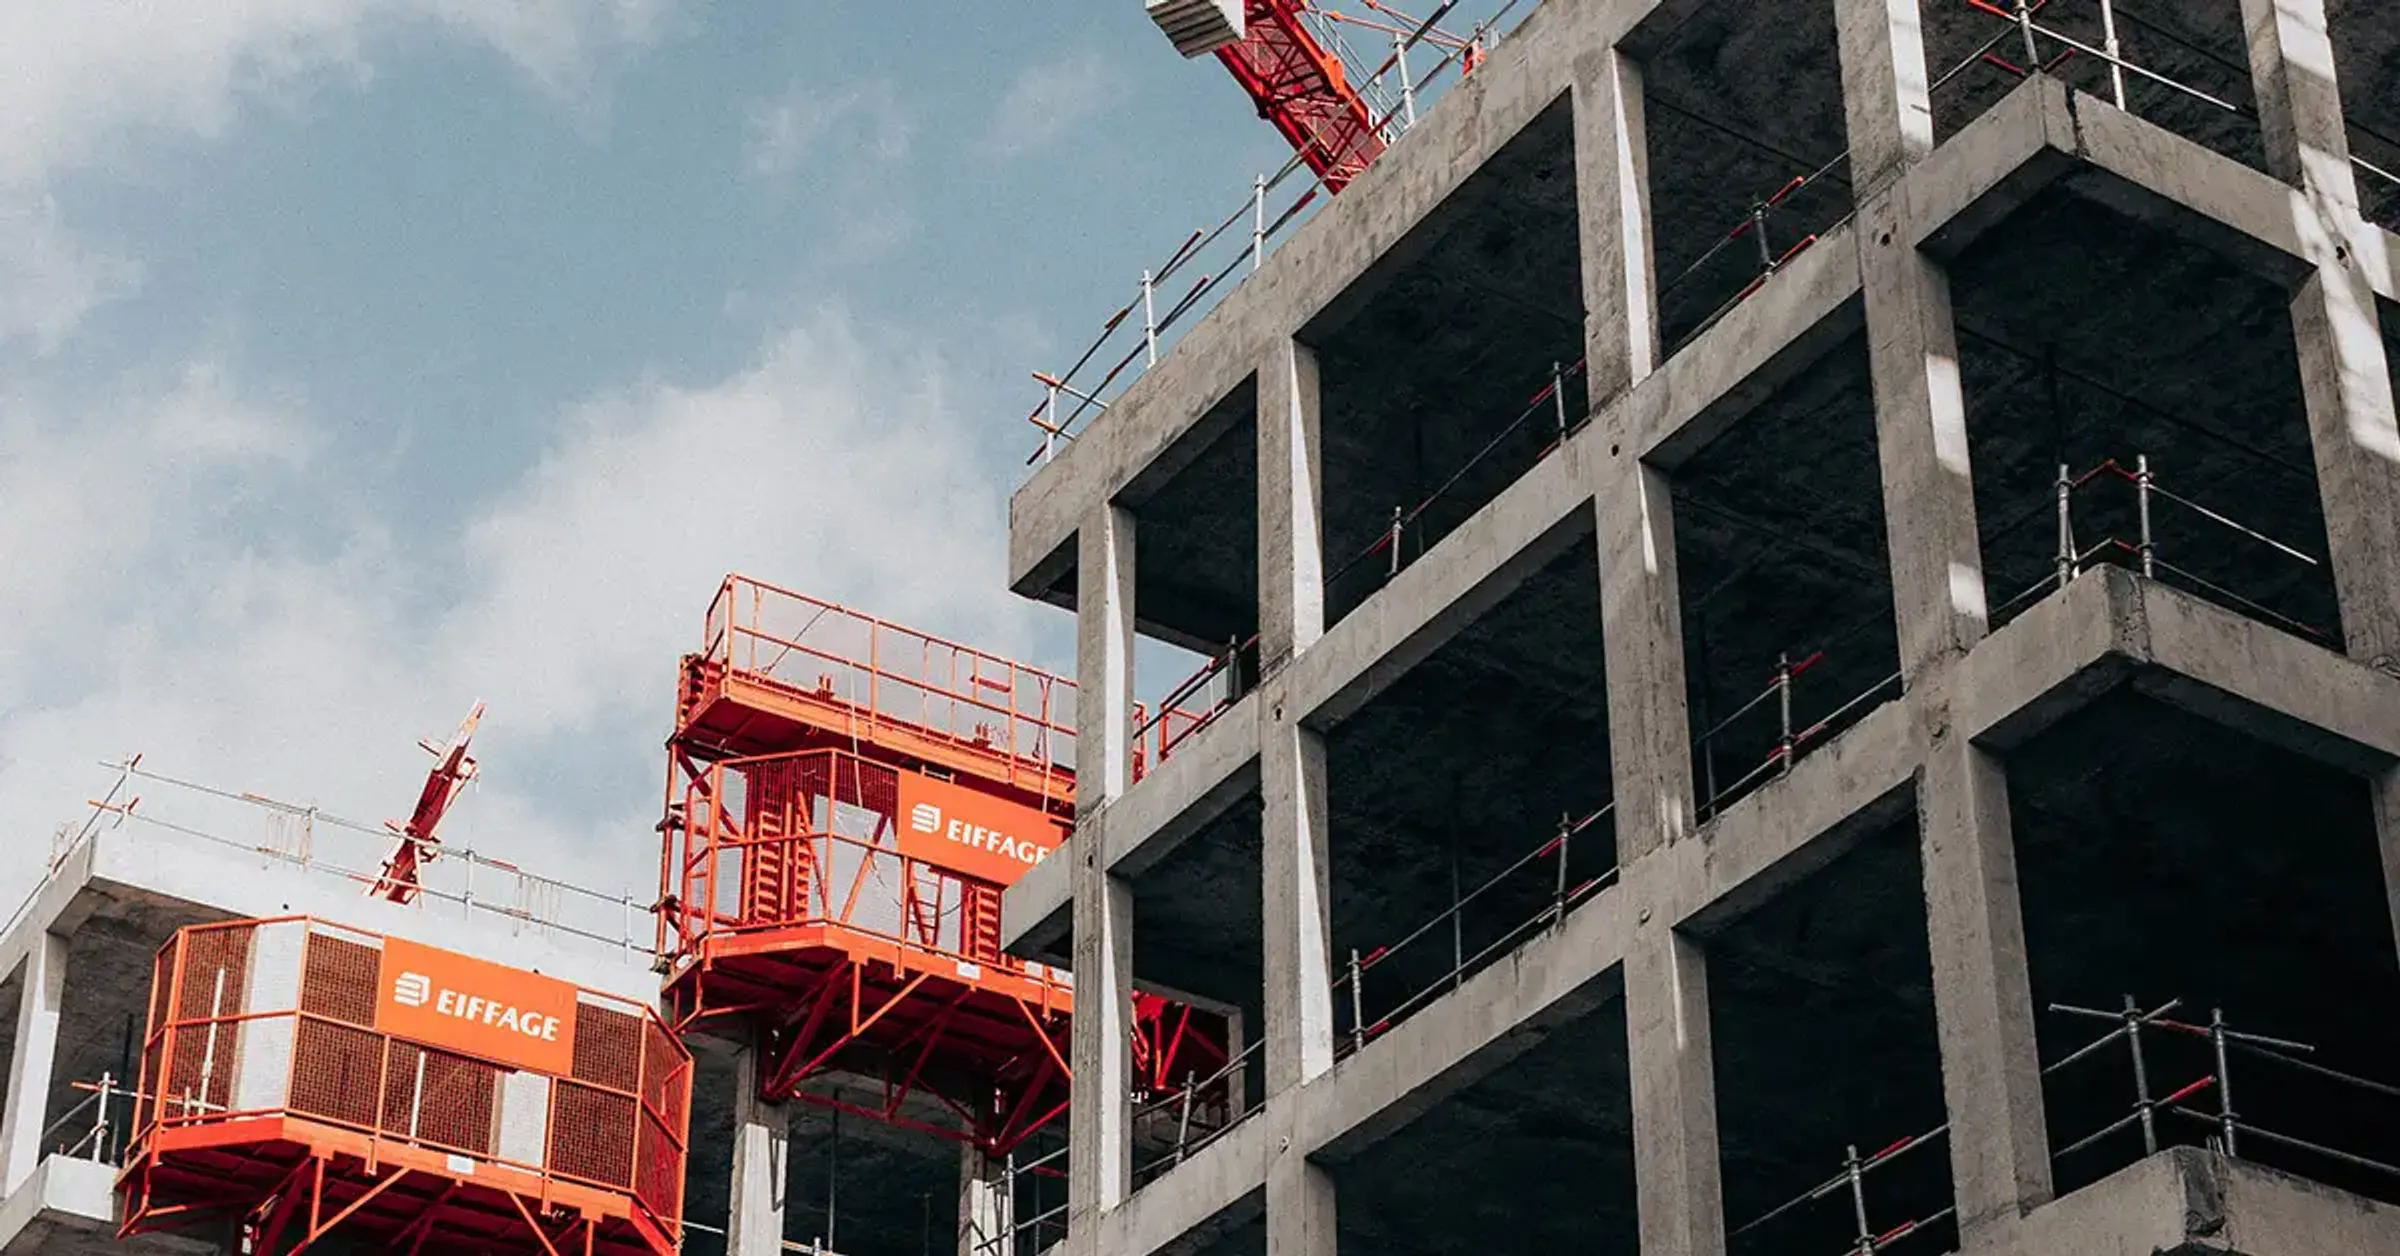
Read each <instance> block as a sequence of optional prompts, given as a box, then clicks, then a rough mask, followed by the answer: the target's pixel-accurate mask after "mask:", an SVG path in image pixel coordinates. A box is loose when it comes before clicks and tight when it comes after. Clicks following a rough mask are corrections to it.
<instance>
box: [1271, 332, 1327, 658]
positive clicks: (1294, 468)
mask: <svg viewBox="0 0 2400 1256" xmlns="http://www.w3.org/2000/svg"><path fill="white" fill-rule="evenodd" d="M1319 396H1320V391H1319V388H1318V384H1317V354H1316V351H1315V350H1314V349H1311V348H1309V347H1308V346H1307V345H1304V344H1301V343H1300V342H1299V341H1296V340H1285V341H1282V342H1280V343H1278V344H1276V345H1275V346H1274V347H1273V348H1272V349H1270V350H1269V351H1268V353H1267V356H1266V360H1265V361H1262V362H1260V363H1259V365H1258V664H1259V673H1260V675H1262V676H1263V675H1265V674H1267V673H1269V672H1272V671H1274V670H1275V669H1276V668H1278V667H1281V666H1282V665H1283V664H1284V662H1285V661H1286V660H1288V659H1290V658H1291V656H1292V655H1293V654H1295V653H1297V652H1299V651H1301V650H1305V649H1307V648H1308V647H1309V646H1310V645H1312V644H1314V643H1315V642H1316V640H1317V638H1318V637H1321V636H1323V635H1325V542H1324V537H1325V527H1324V522H1325V509H1324V489H1323V484H1322V480H1321V468H1322V465H1323V464H1322V461H1321V458H1320V454H1319V450H1320V438H1321V434H1322V429H1321V427H1320V423H1319V414H1320V411H1319V406H1318V399H1319Z"/></svg>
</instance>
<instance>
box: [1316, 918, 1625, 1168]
mask: <svg viewBox="0 0 2400 1256" xmlns="http://www.w3.org/2000/svg"><path fill="white" fill-rule="evenodd" d="M1631 927H1632V916H1631V910H1630V908H1629V907H1628V906H1627V903H1626V895H1625V893H1624V891H1623V890H1622V889H1619V888H1616V887H1611V888H1609V889H1606V890H1603V891H1601V892H1600V893H1598V894H1596V895H1594V896H1592V897H1591V898H1590V899H1587V900H1586V901H1585V902H1584V904H1583V905H1582V906H1581V907H1577V908H1575V909H1574V910H1572V911H1569V912H1568V913H1567V918H1566V922H1565V924H1564V926H1563V927H1555V926H1554V927H1552V928H1550V929H1547V930H1544V931H1543V932H1541V933H1538V934H1535V935H1534V936H1533V937H1531V938H1529V939H1527V940H1526V941H1525V942H1524V943H1523V944H1522V945H1520V946H1518V947H1517V948H1516V949H1515V950H1514V951H1511V952H1510V953H1509V954H1508V955H1507V956H1505V957H1503V958H1501V959H1499V960H1497V961H1495V962H1494V963H1492V964H1491V965H1490V966H1488V967H1486V968H1485V969H1483V970H1482V971H1481V972H1478V973H1476V974H1475V975H1474V976H1472V977H1469V978H1468V979H1467V980H1466V981H1465V982H1464V983H1463V984H1461V985H1460V986H1459V987H1458V988H1457V989H1455V990H1452V991H1450V992H1449V993H1447V994H1444V995H1441V996H1440V997H1438V998H1436V999H1434V1000H1433V1001H1432V1002H1430V1003H1428V1004H1426V1006H1425V1007H1424V1008H1423V1009H1422V1010H1420V1011H1419V1012H1418V1013H1417V1014H1416V1015H1414V1016H1411V1017H1409V1018H1408V1019H1407V1020H1404V1021H1402V1022H1400V1023H1399V1024H1398V1025H1397V1026H1395V1027H1393V1029H1392V1030H1391V1031H1390V1032H1389V1033H1386V1034H1384V1035H1382V1036H1381V1037H1379V1038H1376V1039H1375V1040H1374V1041H1372V1042H1370V1043H1368V1044H1367V1045H1366V1047H1365V1049H1364V1050H1361V1051H1358V1052H1356V1053H1355V1054H1352V1055H1350V1056H1348V1057H1347V1058H1345V1059H1343V1060H1342V1062H1341V1063H1339V1064H1337V1065H1335V1066H1334V1068H1333V1071H1332V1072H1331V1073H1329V1074H1327V1075H1325V1076H1324V1077H1322V1078H1319V1079H1318V1080H1317V1081H1315V1082H1312V1083H1310V1084H1309V1085H1307V1086H1305V1087H1303V1088H1301V1091H1300V1093H1299V1097H1298V1100H1297V1102H1298V1103H1299V1104H1300V1105H1301V1112H1300V1115H1299V1128H1300V1130H1301V1131H1302V1133H1301V1138H1300V1141H1301V1142H1303V1143H1305V1144H1306V1145H1307V1146H1308V1147H1309V1148H1310V1149H1311V1151H1312V1154H1314V1155H1316V1156H1318V1157H1320V1158H1322V1159H1326V1160H1331V1161H1337V1162H1338V1161H1342V1160H1347V1159H1351V1158H1353V1157H1355V1156H1357V1155H1358V1154H1359V1153H1360V1152H1362V1151H1364V1150H1365V1149H1366V1148H1367V1147H1369V1146H1371V1145H1372V1144H1374V1143H1376V1142H1379V1141H1381V1140H1382V1139H1385V1138H1388V1137H1390V1136H1391V1135H1392V1134H1393V1133H1395V1132H1397V1131H1398V1130H1400V1129H1401V1128H1403V1127H1405V1126H1406V1125H1407V1124H1408V1123H1409V1122H1410V1121H1413V1120H1415V1119H1416V1118H1417V1117H1419V1116H1422V1115H1423V1114H1424V1113H1425V1112H1426V1111H1427V1110H1429V1109H1431V1108H1432V1107H1433V1106H1434V1105H1435V1104H1437V1103H1440V1102H1441V1101H1442V1100H1443V1099H1446V1098H1448V1097H1449V1096H1451V1095H1454V1094H1456V1093H1458V1092H1459V1091H1461V1090H1463V1089H1465V1088H1466V1087H1468V1086H1470V1085H1472V1084H1474V1083H1475V1082H1476V1081H1478V1080H1480V1079H1482V1078H1484V1077H1488V1076H1490V1075H1491V1074H1492V1073H1493V1072H1495V1071H1497V1070H1498V1069H1500V1068H1501V1067H1502V1066H1504V1065H1506V1064H1507V1063H1508V1062H1509V1061H1510V1060H1513V1059H1515V1058H1517V1057H1518V1056H1520V1055H1523V1054H1524V1053H1525V1052H1527V1051H1529V1050H1532V1049H1533V1048H1534V1047H1535V1046H1537V1045H1539V1044H1540V1043H1541V1041H1542V1039H1543V1038H1545V1037H1547V1036H1548V1035H1549V1033H1550V1032H1551V1031H1552V1030H1553V1029H1556V1028H1557V1027H1559V1026H1561V1025H1564V1024H1566V1023H1568V1022H1570V1021H1574V1020H1576V1019H1579V1018H1581V1017H1584V1016H1587V1015H1589V1014H1591V1013H1592V1012H1593V1011H1595V1010H1597V1009H1598V1008H1599V1007H1600V1006H1602V1005H1603V1004H1605V1003H1607V1002H1608V1001H1610V1000H1612V999H1617V998H1621V997H1623V992H1624V984H1623V980H1622V975H1621V972H1620V971H1619V966H1620V965H1621V964H1622V963H1623V961H1624V958H1625V950H1626V946H1627V945H1628V940H1629V938H1630V935H1631Z"/></svg>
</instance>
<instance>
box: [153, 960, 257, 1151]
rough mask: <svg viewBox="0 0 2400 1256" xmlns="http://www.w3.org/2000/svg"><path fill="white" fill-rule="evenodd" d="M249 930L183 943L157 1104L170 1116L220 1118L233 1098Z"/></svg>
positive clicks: (247, 963) (248, 971)
mask: <svg viewBox="0 0 2400 1256" xmlns="http://www.w3.org/2000/svg"><path fill="white" fill-rule="evenodd" d="M252 932H253V929H252V927H251V926H236V927H231V928H223V929H195V930H193V931H191V932H190V933H187V934H185V935H184V939H183V946H182V948H181V949H182V951H183V960H182V969H183V985H182V991H181V993H180V994H179V995H178V996H177V998H176V1004H177V1006H176V1009H175V1018H176V1021H177V1023H178V1028H177V1031H176V1033H175V1036H174V1041H173V1043H172V1044H171V1048H170V1054H169V1058H168V1060H167V1065H166V1076H165V1078H164V1085H162V1086H161V1087H160V1089H159V1092H158V1093H159V1095H160V1096H161V1098H162V1099H163V1100H164V1101H165V1102H166V1103H168V1104H169V1105H172V1106H171V1107H170V1109H169V1110H170V1112H171V1113H174V1114H177V1115H180V1114H182V1113H184V1112H187V1111H188V1112H190V1113H192V1114H193V1115H198V1114H199V1113H202V1112H223V1111H224V1110H225V1109H226V1106H227V1104H229V1103H230V1102H231V1101H232V1097H233V1075H234V1067H233V1047H234V1041H235V1037H236V1033H235V1031H236V1029H237V1028H238V1022H228V1021H226V1020H224V1019H222V1018H226V1017H233V1016H238V1015H239V1014H240V1013H241V1009H242V990H243V987H244V986H245V985H246V984H247V983H248V980H249V976H250V938H251V934H252Z"/></svg>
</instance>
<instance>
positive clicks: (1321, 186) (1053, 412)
mask: <svg viewBox="0 0 2400 1256" xmlns="http://www.w3.org/2000/svg"><path fill="white" fill-rule="evenodd" d="M1457 5H1458V0H1443V3H1441V4H1440V5H1439V6H1438V7H1437V8H1436V9H1435V10H1434V11H1433V12H1432V13H1431V15H1430V16H1428V17H1427V18H1425V19H1424V20H1422V21H1415V22H1409V21H1406V20H1405V19H1403V18H1401V17H1400V15H1399V14H1398V12H1397V10H1395V9H1393V8H1391V7H1390V6H1388V5H1384V4H1380V3H1377V4H1371V5H1369V6H1368V7H1370V8H1372V9H1374V10H1375V11H1377V12H1379V13H1381V14H1383V15H1385V16H1386V17H1389V18H1393V19H1395V21H1396V22H1399V23H1404V26H1403V25H1395V24H1392V23H1377V22H1373V21H1371V20H1366V19H1357V18H1351V19H1347V21H1348V22H1349V24H1352V25H1359V26H1362V27H1364V28H1368V29H1373V30H1376V31H1377V33H1393V32H1395V31H1397V32H1398V33H1397V34H1396V36H1395V38H1394V42H1393V46H1392V51H1391V53H1390V54H1389V55H1387V56H1386V57H1385V58H1384V59H1383V60H1382V61H1381V62H1380V63H1378V64H1377V65H1376V66H1375V67H1374V68H1373V69H1371V70H1367V71H1365V72H1363V73H1361V72H1358V68H1357V65H1356V63H1353V65H1352V70H1353V73H1352V75H1351V81H1353V82H1357V83H1361V84H1365V85H1367V88H1366V90H1367V91H1368V92H1369V93H1370V96H1371V98H1372V97H1373V96H1374V95H1375V94H1378V93H1380V94H1381V96H1382V100H1383V107H1382V108H1381V109H1379V110H1378V111H1377V113H1376V115H1375V117H1374V129H1375V130H1376V131H1378V132H1380V133H1382V134H1384V135H1385V136H1386V138H1387V140H1388V141H1396V140H1398V139H1399V138H1400V137H1401V132H1403V131H1405V130H1407V129H1408V128H1409V127H1410V126H1412V125H1413V123H1414V121H1415V120H1416V119H1417V118H1418V117H1420V116H1421V115H1422V113H1423V112H1424V111H1425V110H1428V109H1430V108H1432V106H1433V103H1434V101H1435V100H1436V99H1437V98H1438V96H1439V95H1441V94H1442V93H1444V92H1446V91H1447V89H1448V88H1449V87H1450V86H1452V85H1454V84H1456V83H1457V82H1458V81H1459V79H1460V78H1462V77H1463V76H1464V74H1465V73H1466V71H1467V70H1468V69H1469V68H1470V66H1471V65H1472V63H1473V62H1472V59H1474V58H1480V57H1481V56H1483V55H1486V54H1487V53H1488V52H1489V50H1490V49H1491V48H1493V47H1495V46H1497V45H1498V43H1499V42H1500V41H1501V40H1502V39H1503V38H1505V36H1506V34H1507V32H1508V31H1509V30H1511V29H1513V28H1514V21H1513V20H1512V18H1513V16H1514V15H1515V14H1516V12H1517V10H1518V9H1519V8H1524V9H1527V10H1530V9H1531V8H1532V7H1533V6H1532V5H1531V4H1529V3H1525V0H1502V2H1501V3H1499V4H1498V5H1497V7H1496V8H1494V9H1493V11H1492V12H1491V13H1489V14H1488V15H1486V16H1485V17H1483V18H1481V19H1479V20H1478V21H1477V22H1475V23H1474V25H1473V27H1472V30H1471V32H1470V33H1469V34H1467V35H1465V36H1462V37H1456V38H1442V37H1440V31H1441V27H1440V23H1441V22H1442V21H1443V20H1444V19H1445V18H1447V17H1448V16H1449V15H1450V14H1451V12H1452V11H1453V10H1454V9H1455V8H1456V7H1457ZM1336 42H1337V43H1338V42H1339V41H1338V40H1337V41H1336ZM1419 49H1426V50H1427V51H1429V52H1430V51H1436V50H1438V51H1439V52H1440V54H1441V55H1440V56H1439V57H1437V58H1436V59H1435V61H1434V64H1433V66H1432V68H1431V69H1429V70H1426V71H1425V72H1424V73H1422V74H1416V73H1415V67H1414V66H1412V65H1411V64H1410V59H1411V56H1412V54H1413V53H1416V52H1417V51H1418V50H1419ZM1387 84H1388V85H1389V86H1386V85H1387ZM1307 157H1308V154H1306V153H1295V154H1294V155H1293V156H1292V158H1291V160H1289V161H1287V162H1285V163H1284V165H1283V166H1282V168H1280V169H1278V170H1277V171H1276V172H1275V173H1274V174H1272V175H1264V174H1262V175H1260V176H1258V177H1257V178H1256V179H1255V180H1254V181H1253V182H1252V184H1251V188H1250V191H1249V194H1248V196H1247V197H1246V198H1245V199H1244V200H1243V201H1242V203H1241V205H1240V207H1239V208H1236V209H1233V210H1232V212H1230V213H1228V214H1227V215H1226V216H1225V217H1224V218H1222V219H1221V220H1219V221H1218V222H1217V223H1216V224H1215V225H1214V226H1212V227H1200V228H1195V229H1194V230H1193V231H1192V232H1191V233H1190V234H1188V235H1186V236H1185V237H1184V239H1183V241H1182V242H1181V243H1180V244H1178V245H1177V246H1176V247H1175V249H1174V251H1173V252H1171V253H1169V254H1168V255H1167V258H1166V260H1165V261H1164V262H1162V263H1161V264H1159V265H1158V266H1157V267H1155V268H1152V269H1149V270H1144V271H1143V272H1142V273H1141V278H1140V281H1139V282H1138V283H1137V284H1136V286H1135V288H1134V291H1133V292H1132V294H1131V297H1130V299H1129V300H1128V301H1127V302H1126V303H1125V304H1124V305H1123V306H1121V307H1119V308H1118V309H1117V310H1116V311H1115V312H1114V313H1112V314H1110V315H1109V316H1108V317H1107V318H1106V319H1105V320H1103V321H1102V323H1101V325H1100V333H1099V335H1098V336H1097V337H1096V338H1094V339H1093V340H1092V342H1091V343H1090V344H1089V345H1088V346H1087V347H1086V348H1085V349H1084V350H1083V351H1082V353H1080V354H1079V355H1077V357H1076V358H1075V359H1074V361H1073V362H1072V363H1071V364H1070V365H1069V366H1068V367H1067V369H1065V370H1063V371H1035V372H1033V379H1034V382H1035V383H1036V384H1037V385H1039V386H1040V388H1041V400H1040V401H1039V402H1038V403H1037V404H1035V406H1034V407H1033V409H1032V411H1031V412H1030V413H1028V414H1027V415H1026V421H1027V422H1028V423H1030V424H1031V425H1032V426H1034V427H1035V428H1037V429H1039V430H1040V432H1041V442H1040V444H1039V445H1038V446H1036V447H1035V449H1034V450H1033V452H1032V453H1031V454H1029V455H1028V456H1027V457H1026V459H1025V461H1026V464H1027V465H1028V466H1031V465H1033V464H1035V463H1041V462H1047V461H1049V460H1050V459H1051V458H1052V457H1055V456H1056V455H1057V453H1058V450H1059V448H1060V446H1062V445H1064V444H1066V443H1068V442H1071V441H1073V440H1074V439H1075V437H1076V435H1077V434H1078V433H1079V432H1080V430H1081V429H1082V428H1083V427H1084V426H1086V425H1088V424H1089V423H1090V421H1091V420H1092V419H1094V418H1096V417H1098V416H1099V415H1100V414H1102V413H1105V412H1106V411H1107V409H1108V407H1109V406H1110V405H1112V404H1113V403H1114V402H1115V401H1116V400H1117V399H1118V398H1120V397H1122V396H1123V395H1124V393H1125V390H1126V389H1127V388H1129V387H1130V386H1131V385H1132V384H1133V382H1134V381H1135V380H1137V379H1139V378H1140V377H1141V375H1142V374H1143V372H1145V371H1146V370H1148V369H1149V368H1150V367H1152V366H1155V365H1157V364H1158V360H1159V358H1160V356H1161V355H1163V354H1164V353H1165V352H1166V350H1167V349H1168V348H1169V347H1170V346H1171V345H1172V343H1173V340H1174V338H1175V336H1176V335H1178V334H1180V333H1181V332H1182V331H1183V330H1186V329H1188V328H1189V327H1191V326H1193V325H1196V324H1197V323H1198V322H1199V321H1200V319H1201V318H1202V317H1204V316H1205V315H1206V314H1207V313H1208V312H1209V311H1210V310H1211V309H1213V308H1215V306H1216V304H1217V302H1219V301H1221V300H1223V299H1224V297H1225V295H1226V294H1227V293H1229V292H1231V291H1232V290H1233V289H1234V287H1236V286H1238V285H1239V284H1240V283H1241V281H1242V279H1243V278H1244V277H1246V276H1247V275H1249V274H1253V273H1256V272H1257V271H1258V270H1259V268H1260V267H1261V266H1263V265H1264V264H1265V261H1266V257H1267V254H1268V253H1270V252H1271V251H1273V249H1274V247H1275V245H1276V244H1277V243H1278V242H1279V241H1280V240H1282V239H1286V238H1289V234H1290V232H1291V231H1292V229H1294V228H1296V227H1297V226H1298V225H1299V224H1300V223H1301V222H1304V221H1306V219H1307V218H1308V217H1309V216H1310V215H1311V214H1313V213H1314V212H1315V211H1316V210H1317V209H1318V208H1320V207H1322V206H1323V204H1324V203H1325V202H1326V201H1327V200H1329V199H1330V198H1331V197H1332V195H1333V193H1332V192H1331V191H1330V190H1329V189H1328V188H1327V186H1326V184H1325V182H1324V180H1323V179H1322V178H1320V177H1318V176H1317V174H1316V173H1315V172H1314V171H1313V170H1312V169H1311V168H1310V166H1309V163H1308V160H1307ZM1245 227H1246V228H1247V229H1246V230H1244V228H1245Z"/></svg>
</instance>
